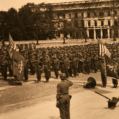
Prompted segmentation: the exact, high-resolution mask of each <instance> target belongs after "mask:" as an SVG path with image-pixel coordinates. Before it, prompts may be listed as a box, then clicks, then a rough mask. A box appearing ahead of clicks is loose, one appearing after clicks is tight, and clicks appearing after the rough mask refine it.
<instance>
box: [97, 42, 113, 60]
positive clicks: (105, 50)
mask: <svg viewBox="0 0 119 119" xmlns="http://www.w3.org/2000/svg"><path fill="white" fill-rule="evenodd" d="M99 55H100V56H101V57H104V56H105V55H106V56H108V57H109V58H110V57H111V53H110V51H109V50H108V48H107V47H106V46H105V45H104V44H103V43H99Z"/></svg>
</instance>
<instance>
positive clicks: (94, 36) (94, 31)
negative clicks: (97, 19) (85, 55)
mask: <svg viewBox="0 0 119 119" xmlns="http://www.w3.org/2000/svg"><path fill="white" fill-rule="evenodd" d="M94 40H96V30H95V28H94Z"/></svg>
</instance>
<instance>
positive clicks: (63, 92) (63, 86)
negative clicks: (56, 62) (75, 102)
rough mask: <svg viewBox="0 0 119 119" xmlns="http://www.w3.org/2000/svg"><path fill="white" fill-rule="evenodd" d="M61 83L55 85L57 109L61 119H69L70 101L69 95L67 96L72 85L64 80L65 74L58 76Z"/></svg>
mask: <svg viewBox="0 0 119 119" xmlns="http://www.w3.org/2000/svg"><path fill="white" fill-rule="evenodd" d="M60 79H61V82H60V83H58V85H57V95H56V98H57V104H56V106H57V108H59V111H60V118H61V119H70V99H71V95H69V87H71V86H72V85H73V83H72V82H71V81H69V80H67V78H66V74H65V73H62V74H61V75H60Z"/></svg>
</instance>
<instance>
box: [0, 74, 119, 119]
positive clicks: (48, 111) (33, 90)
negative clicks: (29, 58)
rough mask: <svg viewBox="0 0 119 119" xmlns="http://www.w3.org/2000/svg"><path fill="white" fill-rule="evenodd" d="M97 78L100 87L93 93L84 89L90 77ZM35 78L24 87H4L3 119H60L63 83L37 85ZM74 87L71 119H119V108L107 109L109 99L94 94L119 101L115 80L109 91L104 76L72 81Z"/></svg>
mask: <svg viewBox="0 0 119 119" xmlns="http://www.w3.org/2000/svg"><path fill="white" fill-rule="evenodd" d="M89 76H93V77H95V78H96V81H97V83H98V85H97V87H96V88H95V89H92V90H86V89H83V87H82V86H83V84H84V82H86V79H87V77H89ZM34 79H35V78H34V76H30V80H29V82H25V83H24V84H23V86H8V85H5V86H4V87H0V106H1V108H0V119H60V118H59V110H58V108H56V99H55V96H56V85H57V83H58V82H59V81H60V80H59V79H54V78H51V80H50V82H49V83H45V82H44V77H43V79H42V82H40V83H35V82H34ZM69 80H71V81H73V83H74V85H73V86H72V87H71V89H70V94H71V95H72V99H71V108H70V112H71V119H119V117H118V112H119V104H117V107H116V108H115V109H108V108H107V101H108V100H107V99H105V98H103V97H101V96H100V95H97V94H96V93H94V91H95V90H96V91H99V92H100V93H102V94H104V95H106V96H108V97H109V98H112V97H113V96H116V97H119V88H117V89H114V88H112V83H111V78H108V85H107V87H106V88H102V87H101V81H100V73H99V72H98V73H97V74H94V73H92V74H90V75H87V74H86V75H84V74H80V75H79V76H77V77H76V78H69Z"/></svg>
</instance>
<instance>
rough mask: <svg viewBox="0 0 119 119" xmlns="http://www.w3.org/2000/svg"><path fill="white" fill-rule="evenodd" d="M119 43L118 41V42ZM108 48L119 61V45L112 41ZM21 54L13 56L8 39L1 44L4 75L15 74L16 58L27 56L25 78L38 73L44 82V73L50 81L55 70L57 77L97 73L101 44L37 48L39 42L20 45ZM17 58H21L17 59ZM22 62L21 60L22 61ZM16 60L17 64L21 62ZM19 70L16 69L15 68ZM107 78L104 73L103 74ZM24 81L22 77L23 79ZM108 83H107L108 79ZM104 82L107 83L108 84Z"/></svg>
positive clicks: (24, 67) (24, 69)
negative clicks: (7, 42)
mask: <svg viewBox="0 0 119 119" xmlns="http://www.w3.org/2000/svg"><path fill="white" fill-rule="evenodd" d="M116 45H117V46H118V44H116ZM107 47H108V48H109V50H110V51H111V52H112V59H113V60H114V61H116V62H118V61H119V60H118V58H119V57H118V56H119V54H118V53H119V47H115V44H108V45H107ZM17 48H18V49H19V53H20V54H21V56H23V57H24V58H23V57H21V56H20V55H17V53H14V54H13V56H14V58H11V57H10V55H11V54H10V46H9V45H6V44H5V43H4V42H2V43H1V46H0V60H1V61H0V62H1V64H0V69H1V70H0V71H1V74H2V76H3V78H4V80H7V77H8V76H9V75H10V76H12V75H13V74H15V75H17V73H18V72H15V73H14V70H13V69H15V68H14V65H13V64H14V63H13V59H14V61H17V60H18V59H23V68H22V80H23V81H28V79H29V74H31V75H34V74H35V75H36V82H40V81H41V78H42V74H44V76H45V80H46V82H48V81H49V79H50V78H51V74H53V73H51V72H54V76H55V78H56V79H57V78H58V77H59V73H65V74H66V77H67V78H68V77H76V76H78V75H79V74H80V73H84V74H89V73H91V72H95V73H96V72H97V71H98V70H99V68H100V60H99V46H98V44H88V45H75V46H64V47H50V48H36V45H35V44H32V43H31V44H18V45H17ZM16 58H17V59H16ZM18 62H19V61H17V63H18ZM17 63H16V65H17ZM15 71H16V70H15ZM102 77H103V78H104V76H103V75H102ZM20 80H21V79H20ZM105 83H106V82H105ZM105 83H104V84H103V85H104V86H105V85H106V84H105Z"/></svg>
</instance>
